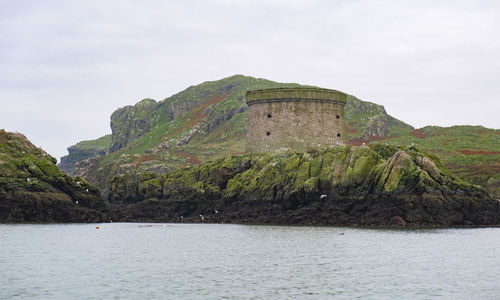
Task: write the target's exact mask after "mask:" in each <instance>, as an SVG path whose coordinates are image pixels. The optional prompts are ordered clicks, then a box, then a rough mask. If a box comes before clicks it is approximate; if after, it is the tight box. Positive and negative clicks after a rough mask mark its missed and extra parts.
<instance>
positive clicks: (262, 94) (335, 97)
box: [246, 88, 347, 152]
mask: <svg viewBox="0 0 500 300" xmlns="http://www.w3.org/2000/svg"><path fill="white" fill-rule="evenodd" d="M346 98H347V95H346V94H344V93H342V92H339V91H335V90H328V89H319V88H279V89H266V90H257V91H249V92H247V94H246V101H247V104H248V126H247V145H246V151H247V152H264V151H270V150H276V149H286V148H290V149H295V150H297V151H307V150H310V149H317V148H319V147H324V146H327V147H328V146H334V145H344V144H345V122H344V106H345V103H346Z"/></svg>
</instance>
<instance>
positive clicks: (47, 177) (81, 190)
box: [0, 130, 106, 222]
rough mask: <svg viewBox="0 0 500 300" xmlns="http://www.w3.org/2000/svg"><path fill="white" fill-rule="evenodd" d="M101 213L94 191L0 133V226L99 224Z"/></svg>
mask: <svg viewBox="0 0 500 300" xmlns="http://www.w3.org/2000/svg"><path fill="white" fill-rule="evenodd" d="M105 210H106V208H105V204H104V201H103V200H102V198H101V196H100V194H99V191H98V189H97V188H96V187H94V186H92V185H90V184H88V183H87V182H86V181H85V180H83V179H82V178H76V179H73V178H72V177H71V176H69V175H67V174H65V173H64V172H63V171H61V170H60V169H59V168H58V167H57V166H56V159H55V158H53V157H52V156H50V155H48V154H47V153H46V152H45V151H43V150H42V149H40V148H37V147H35V146H34V145H33V144H32V143H30V142H29V141H28V139H26V137H25V136H24V135H22V134H19V133H10V132H6V131H4V130H0V222H101V221H105V220H106V214H105Z"/></svg>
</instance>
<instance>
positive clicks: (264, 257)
mask: <svg viewBox="0 0 500 300" xmlns="http://www.w3.org/2000/svg"><path fill="white" fill-rule="evenodd" d="M139 225H141V224H131V223H122V224H98V226H100V229H99V230H96V228H95V227H96V226H97V225H93V224H84V225H0V298H2V299H16V298H17V299H30V298H32V299H153V298H156V299H304V298H310V299H325V298H335V299H344V298H345V299H353V298H362V299H401V298H404V299H432V298H440V299H443V298H446V299H500V281H499V280H500V228H486V229H445V230H388V229H385V230H377V229H356V228H332V227H280V226H243V225H203V224H201V225H186V224H165V225H163V224H160V225H157V224H155V225H153V226H152V227H140V226H139ZM339 231H341V232H344V233H345V234H344V235H339V234H338V232H339Z"/></svg>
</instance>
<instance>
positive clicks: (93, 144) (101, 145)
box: [57, 135, 111, 176]
mask: <svg viewBox="0 0 500 300" xmlns="http://www.w3.org/2000/svg"><path fill="white" fill-rule="evenodd" d="M110 142H111V135H105V136H103V137H100V138H98V139H96V140H92V141H82V142H79V143H78V144H76V145H73V146H70V147H68V155H66V156H63V157H61V162H60V163H59V164H58V165H57V166H58V167H59V168H60V169H61V170H63V171H64V172H66V173H68V174H69V175H71V176H74V175H76V172H75V165H76V164H78V163H79V162H81V161H83V160H86V159H90V158H96V157H101V156H104V155H105V154H106V153H107V151H108V149H109V145H110Z"/></svg>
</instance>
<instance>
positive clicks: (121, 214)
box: [109, 144, 500, 226]
mask: <svg viewBox="0 0 500 300" xmlns="http://www.w3.org/2000/svg"><path fill="white" fill-rule="evenodd" d="M110 186H111V188H110V194H109V200H110V201H111V205H110V211H111V218H112V219H113V221H158V222H160V221H161V222H164V221H169V222H182V221H189V222H198V221H202V222H237V223H247V222H248V223H268V224H316V225H414V226H427V225H432V226H435V225H436V226H458V225H469V226H473V225H496V224H499V223H500V203H499V201H498V200H495V199H493V198H492V197H491V196H490V195H489V194H488V193H487V192H486V191H485V190H484V189H483V188H481V187H480V186H477V185H472V184H469V183H467V182H465V181H463V180H461V179H459V178H458V177H456V176H454V175H453V174H451V173H450V172H449V171H448V170H447V169H446V168H445V167H444V166H443V164H442V163H441V162H440V160H439V159H438V158H437V157H435V156H433V155H430V154H428V153H425V152H423V151H421V150H419V149H417V148H414V147H396V146H387V145H381V144H375V145H370V146H361V147H355V146H338V147H335V148H332V149H324V150H318V151H311V152H308V153H297V152H292V151H289V152H270V153H264V154H254V155H244V156H228V157H226V158H223V159H219V160H216V161H212V162H207V163H205V164H202V165H199V166H191V167H188V168H185V169H181V170H178V171H174V172H171V173H169V174H166V175H157V174H155V173H142V174H137V175H135V174H134V175H130V174H125V175H119V176H115V177H114V178H113V179H112V180H111V184H110Z"/></svg>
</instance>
